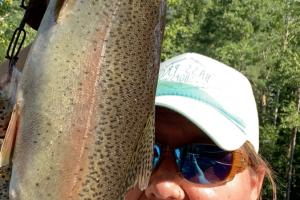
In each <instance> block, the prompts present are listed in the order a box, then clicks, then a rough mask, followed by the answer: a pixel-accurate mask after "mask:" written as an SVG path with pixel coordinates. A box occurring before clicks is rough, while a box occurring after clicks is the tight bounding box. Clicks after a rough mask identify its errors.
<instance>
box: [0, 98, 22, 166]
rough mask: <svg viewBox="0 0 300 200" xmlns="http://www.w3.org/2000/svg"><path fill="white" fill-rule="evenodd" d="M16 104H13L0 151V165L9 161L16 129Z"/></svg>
mask: <svg viewBox="0 0 300 200" xmlns="http://www.w3.org/2000/svg"><path fill="white" fill-rule="evenodd" d="M17 108H18V105H17V104H16V105H15V106H14V109H13V112H12V114H11V118H10V121H9V125H8V128H7V131H6V134H5V138H4V141H3V144H2V146H1V151H0V167H3V166H8V165H9V164H10V163H11V159H12V154H13V149H14V145H15V139H16V135H17V131H18V116H19V115H18V109H17Z"/></svg>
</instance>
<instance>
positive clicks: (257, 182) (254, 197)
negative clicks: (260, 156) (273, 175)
mask: <svg viewBox="0 0 300 200" xmlns="http://www.w3.org/2000/svg"><path fill="white" fill-rule="evenodd" d="M265 174H266V169H265V168H264V167H263V166H259V167H258V168H256V169H255V170H253V172H252V175H251V188H252V192H251V197H250V199H251V200H258V199H259V196H260V192H261V189H262V184H263V182H264V178H265Z"/></svg>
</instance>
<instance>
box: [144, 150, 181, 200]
mask: <svg viewBox="0 0 300 200" xmlns="http://www.w3.org/2000/svg"><path fill="white" fill-rule="evenodd" d="M181 182H182V178H181V177H180V176H179V174H178V169H177V166H176V163H175V159H174V156H171V155H164V156H162V158H161V161H160V164H159V166H158V168H157V169H156V170H155V171H154V172H153V173H152V176H151V179H150V183H149V186H148V187H147V188H146V190H145V195H146V197H147V199H151V200H170V199H172V200H182V199H184V197H185V193H184V190H183V188H182V187H181V184H180V183H181Z"/></svg>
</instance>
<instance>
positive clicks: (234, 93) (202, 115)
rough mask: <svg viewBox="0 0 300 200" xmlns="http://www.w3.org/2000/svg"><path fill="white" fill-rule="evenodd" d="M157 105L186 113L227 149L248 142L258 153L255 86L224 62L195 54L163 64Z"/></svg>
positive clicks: (232, 148) (187, 54)
mask: <svg viewBox="0 0 300 200" xmlns="http://www.w3.org/2000/svg"><path fill="white" fill-rule="evenodd" d="M155 105H157V106H162V107H166V108H169V109H171V110H174V111H176V112H178V113H180V114H181V115H183V116H185V117H186V118H187V119H189V120H190V121H192V122H193V123H194V124H195V125H197V126H198V127H199V128H200V129H201V130H202V131H204V132H205V133H206V134H207V136H208V137H209V138H210V139H211V140H212V141H213V142H214V143H215V144H216V145H218V146H219V147H220V148H222V149H224V150H227V151H233V150H236V149H238V148H240V147H241V146H242V145H243V144H244V143H245V142H246V141H249V142H250V143H251V144H252V145H253V147H254V148H255V150H256V151H257V152H258V146H259V125H258V114H257V108H256V103H255V99H254V95H253V91H252V87H251V85H250V83H249V81H248V79H247V78H246V77H245V76H244V75H243V74H241V73H240V72H238V71H237V70H235V69H233V68H231V67H229V66H227V65H225V64H223V63H220V62H218V61H216V60H214V59H211V58H208V57H206V56H203V55H200V54H196V53H186V54H182V55H179V56H176V57H174V58H172V59H170V60H167V61H165V62H163V63H161V66H160V71H159V79H158V85H157V91H156V99H155Z"/></svg>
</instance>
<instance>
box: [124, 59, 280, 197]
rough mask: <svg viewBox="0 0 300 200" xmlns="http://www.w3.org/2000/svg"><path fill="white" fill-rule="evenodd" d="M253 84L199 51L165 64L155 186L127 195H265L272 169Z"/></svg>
mask: <svg viewBox="0 0 300 200" xmlns="http://www.w3.org/2000/svg"><path fill="white" fill-rule="evenodd" d="M258 136H259V133H258V117H257V110H256V104H255V101H254V97H253V93H252V89H251V86H250V84H249V82H248V80H247V79H246V78H245V77H244V76H243V75H242V74H240V73H239V72H237V71H236V70H234V69H232V68H229V67H228V66H226V65H224V64H222V63H219V62H217V61H215V60H213V59H210V58H207V57H205V56H201V55H198V54H183V55H180V56H177V57H175V58H173V59H171V60H168V61H166V62H164V63H163V64H162V65H161V69H160V75H159V82H158V87H157V98H156V144H155V146H154V160H153V173H152V175H151V179H150V183H149V185H148V187H147V188H146V189H145V190H144V191H141V190H139V189H138V188H134V189H132V190H130V191H129V192H128V193H127V196H126V200H147V199H148V200H163V199H168V200H169V199H172V200H183V199H184V200H200V199H201V200H202V199H203V200H220V199H222V200H225V199H227V200H257V199H260V191H261V188H262V184H263V180H264V177H265V175H267V177H268V178H269V180H270V181H271V183H272V185H273V196H274V198H273V199H276V188H275V184H274V181H273V179H272V176H271V171H270V169H269V168H268V166H267V164H266V163H265V162H264V161H263V159H262V158H261V157H260V156H259V154H258V153H257V152H258Z"/></svg>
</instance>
